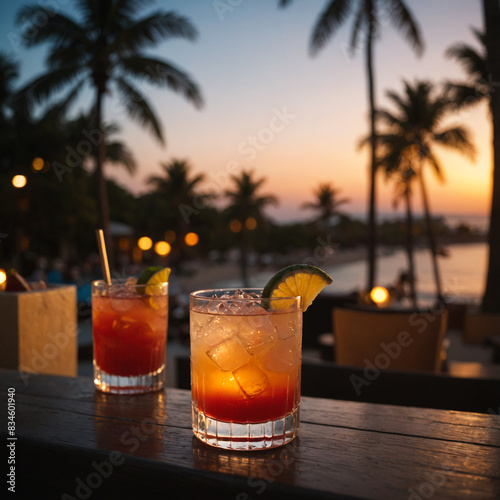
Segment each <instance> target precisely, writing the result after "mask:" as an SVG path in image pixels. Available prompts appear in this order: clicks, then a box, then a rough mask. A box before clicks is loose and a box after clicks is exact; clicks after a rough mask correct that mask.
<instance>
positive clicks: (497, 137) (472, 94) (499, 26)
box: [447, 0, 500, 313]
mask: <svg viewBox="0 0 500 500" xmlns="http://www.w3.org/2000/svg"><path fill="white" fill-rule="evenodd" d="M483 14H484V19H485V31H484V32H480V31H478V30H474V34H475V36H476V38H477V40H478V41H479V42H480V45H481V47H480V48H479V49H476V48H474V47H472V46H470V45H467V44H456V45H454V46H452V47H450V49H448V51H447V55H448V57H451V58H454V59H456V60H457V61H458V62H459V63H461V64H462V66H463V68H464V69H465V72H466V73H467V75H468V81H467V82H465V83H456V82H453V83H449V84H448V88H449V89H450V92H451V95H452V96H453V97H454V98H455V100H456V102H457V104H458V105H459V106H464V105H472V104H476V103H478V102H480V101H482V100H484V99H488V102H489V109H490V115H491V120H492V125H493V186H492V198H491V211H490V227H489V231H488V246H489V259H488V272H487V276H486V289H485V292H484V295H483V299H482V304H481V308H482V310H483V312H485V313H495V312H498V311H499V310H500V261H499V259H498V255H500V229H499V228H500V94H499V92H498V85H499V84H498V82H500V58H499V55H498V54H499V53H500V7H499V5H498V2H497V1H494V0H483Z"/></svg>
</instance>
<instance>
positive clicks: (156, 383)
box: [94, 361, 165, 394]
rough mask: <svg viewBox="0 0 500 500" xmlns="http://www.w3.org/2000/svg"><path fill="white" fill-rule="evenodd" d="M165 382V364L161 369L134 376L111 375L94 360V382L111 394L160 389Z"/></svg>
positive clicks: (141, 392)
mask: <svg viewBox="0 0 500 500" xmlns="http://www.w3.org/2000/svg"><path fill="white" fill-rule="evenodd" d="M164 383H165V364H163V365H162V366H161V368H160V369H158V370H156V371H154V372H151V373H146V374H145V375H137V376H133V377H122V376H120V375H111V374H110V373H106V372H105V371H104V370H101V369H100V368H99V366H97V364H96V363H95V361H94V384H95V386H96V388H97V389H99V390H100V391H102V392H107V393H111V394H144V393H146V392H154V391H159V390H160V389H162V388H163V385H164Z"/></svg>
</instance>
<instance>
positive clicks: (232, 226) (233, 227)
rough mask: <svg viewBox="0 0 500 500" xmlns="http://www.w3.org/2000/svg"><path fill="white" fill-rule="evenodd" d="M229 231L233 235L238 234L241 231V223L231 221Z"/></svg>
mask: <svg viewBox="0 0 500 500" xmlns="http://www.w3.org/2000/svg"><path fill="white" fill-rule="evenodd" d="M229 229H231V231H232V232H233V233H239V232H240V231H241V222H240V221H239V220H237V219H233V220H232V221H231V222H230V223H229Z"/></svg>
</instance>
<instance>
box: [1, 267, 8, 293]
mask: <svg viewBox="0 0 500 500" xmlns="http://www.w3.org/2000/svg"><path fill="white" fill-rule="evenodd" d="M6 284H7V273H6V272H5V271H4V270H3V269H0V290H5V285H6Z"/></svg>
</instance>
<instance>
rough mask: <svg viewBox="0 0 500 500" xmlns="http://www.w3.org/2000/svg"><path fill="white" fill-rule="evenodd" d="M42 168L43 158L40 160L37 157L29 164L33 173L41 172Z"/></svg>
mask: <svg viewBox="0 0 500 500" xmlns="http://www.w3.org/2000/svg"><path fill="white" fill-rule="evenodd" d="M44 167H45V162H44V161H43V158H40V157H39V156H37V157H36V158H33V161H32V162H31V168H32V170H33V171H34V172H41V171H42V170H43V169H44Z"/></svg>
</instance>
